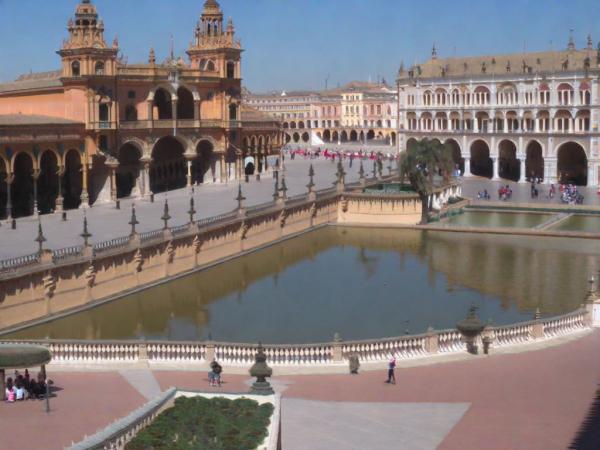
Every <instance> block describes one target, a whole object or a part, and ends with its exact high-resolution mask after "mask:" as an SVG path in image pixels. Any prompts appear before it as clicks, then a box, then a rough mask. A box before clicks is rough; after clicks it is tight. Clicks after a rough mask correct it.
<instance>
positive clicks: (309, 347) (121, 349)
mask: <svg viewBox="0 0 600 450" xmlns="http://www.w3.org/2000/svg"><path fill="white" fill-rule="evenodd" d="M590 327H591V322H590V317H589V313H588V312H587V311H586V310H585V309H580V310H577V311H574V312H572V313H569V314H565V315H562V316H559V317H554V318H548V319H538V320H533V321H529V322H521V323H516V324H513V325H506V326H501V327H493V328H492V327H487V328H486V329H485V330H484V332H483V336H484V337H485V336H488V337H490V338H491V348H492V349H493V348H499V347H503V346H508V345H519V344H526V343H531V342H536V341H542V340H548V339H553V338H558V337H561V336H565V335H569V334H572V333H577V332H579V331H582V330H585V329H588V328H590ZM25 343H28V344H36V345H43V346H46V347H48V348H49V349H50V351H51V352H52V359H53V363H58V364H72V365H86V366H89V365H93V364H102V365H106V364H117V365H118V364H127V363H147V364H150V365H153V366H160V365H199V364H204V365H206V364H207V363H210V362H211V361H212V360H217V361H219V362H221V363H222V364H225V365H227V366H239V367H250V366H251V365H252V364H253V363H254V356H255V354H256V349H257V345H255V344H242V343H222V342H211V341H209V342H169V341H163V342H159V341H153V342H150V341H121V342H120V341H56V340H47V341H35V340H32V341H26V342H25ZM0 345H1V343H0ZM264 349H265V353H266V355H267V358H268V362H269V365H271V366H273V367H294V366H296V367H318V366H321V367H323V366H328V365H335V364H345V363H347V361H348V360H349V358H350V357H351V356H357V357H358V359H359V361H361V362H363V363H381V362H385V361H387V360H388V359H389V358H391V357H392V356H393V357H395V358H397V359H401V360H409V359H416V358H425V357H428V356H433V355H436V354H448V353H462V352H466V346H465V343H464V340H463V338H462V336H461V334H460V332H459V331H458V330H441V331H434V330H429V331H428V332H427V333H425V334H420V335H406V336H400V337H394V338H385V339H373V340H362V341H341V340H336V341H334V342H329V343H317V344H301V345H285V344H281V345H266V346H264Z"/></svg>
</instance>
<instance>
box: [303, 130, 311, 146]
mask: <svg viewBox="0 0 600 450" xmlns="http://www.w3.org/2000/svg"><path fill="white" fill-rule="evenodd" d="M308 141H310V135H309V134H308V132H306V131H305V132H304V133H302V142H305V143H308Z"/></svg>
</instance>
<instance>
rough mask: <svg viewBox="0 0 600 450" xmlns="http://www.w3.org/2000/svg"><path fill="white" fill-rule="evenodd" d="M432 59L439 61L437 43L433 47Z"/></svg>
mask: <svg viewBox="0 0 600 450" xmlns="http://www.w3.org/2000/svg"><path fill="white" fill-rule="evenodd" d="M431 59H437V49H436V48H435V42H434V44H433V47H431Z"/></svg>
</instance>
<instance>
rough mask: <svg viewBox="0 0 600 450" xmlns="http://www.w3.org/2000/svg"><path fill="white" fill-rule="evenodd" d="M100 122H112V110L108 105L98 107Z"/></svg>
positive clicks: (102, 104)
mask: <svg viewBox="0 0 600 450" xmlns="http://www.w3.org/2000/svg"><path fill="white" fill-rule="evenodd" d="M98 120H99V121H100V122H108V121H109V120H110V108H109V105H108V103H100V104H99V105H98Z"/></svg>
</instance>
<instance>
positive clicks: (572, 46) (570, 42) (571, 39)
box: [567, 28, 575, 50]
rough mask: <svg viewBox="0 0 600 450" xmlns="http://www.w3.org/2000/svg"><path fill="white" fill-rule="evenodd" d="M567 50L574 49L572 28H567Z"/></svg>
mask: <svg viewBox="0 0 600 450" xmlns="http://www.w3.org/2000/svg"><path fill="white" fill-rule="evenodd" d="M567 48H568V49H569V50H575V39H573V29H572V28H571V29H570V30H569V45H568V47H567Z"/></svg>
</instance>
